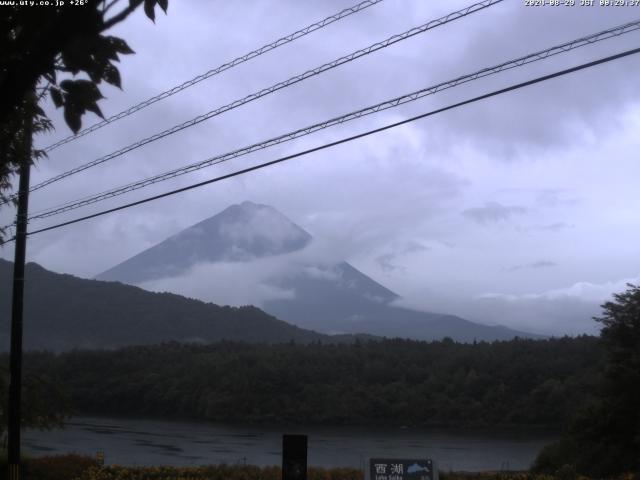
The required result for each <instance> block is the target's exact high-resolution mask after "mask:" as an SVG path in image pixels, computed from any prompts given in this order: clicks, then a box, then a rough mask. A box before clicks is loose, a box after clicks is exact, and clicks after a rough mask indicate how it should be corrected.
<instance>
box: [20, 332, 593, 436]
mask: <svg viewBox="0 0 640 480" xmlns="http://www.w3.org/2000/svg"><path fill="white" fill-rule="evenodd" d="M600 358H601V351H600V350H599V348H598V347H597V340H596V339H595V338H593V337H586V336H585V337H579V338H575V339H571V338H562V339H550V340H513V341H509V342H494V343H484V342H480V343H477V344H475V345H474V344H459V343H455V342H431V343H426V342H417V341H410V340H386V341H381V342H367V343H356V344H352V345H322V344H310V345H300V344H284V345H264V344H256V345H250V344H242V343H229V342H223V343H217V344H213V345H208V346H197V345H183V344H177V343H170V344H163V345H159V346H145V347H129V348H124V349H120V350H116V351H74V352H69V353H63V354H59V355H54V354H51V353H39V354H35V353H33V354H29V355H27V357H26V359H25V364H26V365H28V367H29V369H30V370H31V371H37V372H40V373H42V374H45V375H49V376H51V377H55V378H59V379H60V381H61V382H62V383H63V384H64V386H65V388H67V389H68V391H69V395H70V396H71V399H72V404H73V406H74V408H75V409H76V410H77V411H78V412H81V413H93V414H116V415H117V414H122V415H145V416H156V417H164V418H191V419H203V420H210V421H242V422H287V423H308V422H310V423H333V424H364V423H366V424H370V425H375V424H395V425H434V426H435V425H443V426H444V425H452V426H454V425H458V426H479V427H480V426H497V425H533V426H547V427H548V426H551V427H557V426H558V425H561V424H562V423H563V421H564V419H565V418H567V417H568V416H570V414H571V412H572V411H573V410H574V409H575V405H577V404H579V403H580V402H582V401H583V400H585V399H588V398H589V396H590V395H591V393H590V392H591V391H592V390H593V389H594V388H595V387H594V382H595V381H596V380H595V378H594V377H595V376H596V375H595V366H596V365H597V364H598V363H599V362H600Z"/></svg>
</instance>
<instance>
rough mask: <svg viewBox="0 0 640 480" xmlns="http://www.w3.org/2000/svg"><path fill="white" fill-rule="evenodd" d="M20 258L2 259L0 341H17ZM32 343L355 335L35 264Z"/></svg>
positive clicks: (29, 315)
mask: <svg viewBox="0 0 640 480" xmlns="http://www.w3.org/2000/svg"><path fill="white" fill-rule="evenodd" d="M12 272H13V263H11V262H7V261H6V260H0V292H2V293H1V295H0V315H1V318H2V319H3V321H2V323H0V342H2V343H0V346H2V347H3V348H2V350H6V349H8V346H9V340H8V339H9V323H10V322H9V319H10V298H11V279H12V278H11V277H12ZM25 278H26V281H25V308H24V314H25V317H24V344H25V347H26V348H28V349H47V350H54V351H62V350H69V349H71V348H112V347H118V346H124V345H147V344H157V343H162V342H170V341H180V342H198V343H209V342H214V341H219V340H233V341H246V342H266V343H280V342H282V343H284V342H289V341H291V340H294V341H296V342H302V343H306V342H316V341H321V342H334V341H353V340H354V338H353V337H340V338H337V337H336V338H333V337H329V336H327V335H322V334H320V333H316V332H312V331H309V330H303V329H301V328H298V327H296V326H293V325H290V324H288V323H286V322H283V321H281V320H278V319H276V318H274V317H272V316H271V315H268V314H267V313H265V312H263V311H262V310H260V309H258V308H255V307H240V308H236V307H220V306H217V305H214V304H211V303H204V302H201V301H199V300H193V299H189V298H185V297H181V296H179V295H174V294H172V293H153V292H148V291H146V290H143V289H141V288H138V287H134V286H130V285H123V284H121V283H115V282H102V281H97V280H86V279H82V278H78V277H74V276H72V275H63V274H58V273H54V272H50V271H48V270H45V269H44V268H42V267H41V266H40V265H37V264H35V263H28V264H27V266H26V274H25Z"/></svg>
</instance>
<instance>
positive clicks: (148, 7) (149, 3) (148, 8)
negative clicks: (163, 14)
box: [144, 0, 156, 23]
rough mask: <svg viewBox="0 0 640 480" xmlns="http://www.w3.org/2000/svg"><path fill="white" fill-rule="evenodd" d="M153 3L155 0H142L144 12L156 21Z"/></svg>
mask: <svg viewBox="0 0 640 480" xmlns="http://www.w3.org/2000/svg"><path fill="white" fill-rule="evenodd" d="M155 4H156V0H144V13H145V14H146V15H147V17H149V19H150V20H151V21H152V22H154V23H155V21H156V12H155V11H154V7H155Z"/></svg>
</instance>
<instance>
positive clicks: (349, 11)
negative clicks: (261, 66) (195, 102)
mask: <svg viewBox="0 0 640 480" xmlns="http://www.w3.org/2000/svg"><path fill="white" fill-rule="evenodd" d="M382 1H383V0H366V1H364V2H360V3H358V4H357V5H354V6H352V7H349V8H345V9H344V10H341V11H340V12H338V13H336V14H333V15H330V16H328V17H327V18H325V19H323V20H320V21H319V22H316V23H312V24H311V25H308V26H306V27H304V28H302V29H300V30H297V31H295V32H293V33H290V34H289V35H286V36H284V37H282V38H279V39H278V40H276V41H274V42H271V43H267V44H266V45H263V46H262V47H260V48H257V49H255V50H253V51H251V52H249V53H245V54H244V55H242V56H240V57H237V58H234V59H233V60H231V61H230V62H227V63H223V64H222V65H219V66H217V67H216V68H213V69H211V70H209V71H208V72H205V73H203V74H201V75H198V76H197V77H194V78H192V79H191V80H187V81H186V82H184V83H182V84H181V85H178V86H176V87H173V88H170V89H169V90H166V91H164V92H162V93H159V94H158V95H156V96H154V97H151V98H148V99H147V100H144V101H142V102H140V103H138V104H136V105H133V106H131V107H129V108H127V109H126V110H123V111H121V112H119V113H116V114H115V115H112V116H111V117H109V118H107V119H105V120H102V121H100V122H98V123H96V124H94V125H91V126H90V127H87V128H85V129H83V130H80V131H79V132H78V133H76V134H74V135H69V136H68V137H66V138H63V139H62V140H59V141H58V142H56V143H54V144H52V145H49V146H48V147H46V148H45V149H44V150H45V152H50V151H52V150H54V149H56V148H58V147H60V146H61V145H64V144H66V143H69V142H72V141H74V140H77V139H78V138H80V137H83V136H85V135H88V134H89V133H91V132H95V131H96V130H99V129H100V128H102V127H104V126H105V125H108V124H110V123H113V122H115V121H116V120H120V119H122V118H125V117H128V116H129V115H131V114H133V113H135V112H138V111H140V110H142V109H144V108H147V107H148V106H150V105H153V104H154V103H156V102H159V101H160V100H164V99H165V98H168V97H171V96H172V95H175V94H176V93H178V92H181V91H182V90H185V89H187V88H189V87H191V86H193V85H195V84H197V83H199V82H202V81H203V80H206V79H208V78H211V77H213V76H214V75H217V74H219V73H222V72H224V71H226V70H229V69H231V68H233V67H236V66H238V65H240V64H241V63H244V62H248V61H249V60H252V59H254V58H256V57H259V56H260V55H263V54H265V53H267V52H270V51H272V50H275V49H276V48H278V47H281V46H282V45H286V44H288V43H291V42H293V41H294V40H297V39H298V38H301V37H304V36H305V35H309V34H310V33H312V32H315V31H316V30H320V29H322V28H324V27H326V26H328V25H331V24H332V23H334V22H337V21H339V20H342V19H343V18H346V17H348V16H350V15H353V14H354V13H358V12H361V11H362V10H364V9H365V8H369V7H371V6H373V5H375V4H377V3H380V2H382Z"/></svg>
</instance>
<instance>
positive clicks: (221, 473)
mask: <svg viewBox="0 0 640 480" xmlns="http://www.w3.org/2000/svg"><path fill="white" fill-rule="evenodd" d="M2 467H3V465H1V464H0V480H5V478H6V469H5V468H2ZM23 469H24V470H23V472H24V475H23V478H24V480H186V479H188V480H205V479H206V480H280V479H281V478H282V472H281V469H280V468H279V467H275V466H273V467H256V466H251V465H207V466H199V467H124V466H106V467H98V466H97V465H96V464H95V459H93V458H91V457H85V456H80V455H62V456H55V457H42V458H31V459H26V460H25V462H24V466H23ZM363 477H364V476H363V474H362V471H361V470H359V469H355V468H318V467H310V468H309V469H308V476H307V478H308V479H309V480H363ZM608 478H610V479H611V480H637V479H634V476H633V475H631V474H627V475H618V476H615V477H608ZM440 479H441V480H589V479H588V478H587V477H584V476H579V475H574V476H573V477H568V476H567V474H566V472H559V474H558V475H544V474H532V473H528V472H440Z"/></svg>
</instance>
